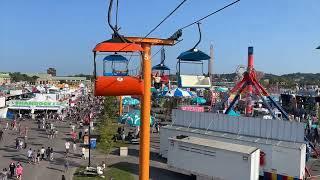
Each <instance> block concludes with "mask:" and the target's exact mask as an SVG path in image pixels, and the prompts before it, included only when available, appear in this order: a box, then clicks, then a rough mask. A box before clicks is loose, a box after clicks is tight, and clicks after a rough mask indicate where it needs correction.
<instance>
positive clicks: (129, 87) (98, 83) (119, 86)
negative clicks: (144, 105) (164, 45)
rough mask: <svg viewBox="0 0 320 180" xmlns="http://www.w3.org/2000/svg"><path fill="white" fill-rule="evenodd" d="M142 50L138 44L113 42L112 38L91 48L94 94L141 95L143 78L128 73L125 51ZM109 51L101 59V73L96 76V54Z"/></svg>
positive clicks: (135, 51)
mask: <svg viewBox="0 0 320 180" xmlns="http://www.w3.org/2000/svg"><path fill="white" fill-rule="evenodd" d="M141 51H143V49H142V47H141V46H140V45H139V44H134V43H129V42H114V39H111V40H108V41H104V42H101V43H99V44H97V45H96V47H95V48H94V49H93V53H94V77H95V90H94V94H95V96H124V95H142V94H143V80H142V79H141V76H132V75H129V70H128V63H129V60H128V59H127V58H126V57H125V54H127V53H137V52H138V53H139V52H141ZM99 53H103V54H105V53H110V54H109V55H107V56H106V57H105V58H104V59H103V73H102V75H101V76H97V71H96V69H97V67H96V56H97V55H99Z"/></svg>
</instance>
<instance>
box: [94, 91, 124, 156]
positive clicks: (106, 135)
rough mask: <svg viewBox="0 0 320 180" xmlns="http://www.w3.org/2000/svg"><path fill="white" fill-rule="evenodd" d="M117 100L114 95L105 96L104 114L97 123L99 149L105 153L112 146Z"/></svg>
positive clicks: (115, 124) (115, 128)
mask: <svg viewBox="0 0 320 180" xmlns="http://www.w3.org/2000/svg"><path fill="white" fill-rule="evenodd" d="M118 107H119V105H118V102H117V98H116V97H105V99H104V113H103V114H104V115H103V117H102V119H101V122H100V124H99V133H100V143H99V149H101V150H102V151H103V152H104V153H106V154H107V155H108V154H109V153H110V152H111V150H112V148H113V147H114V141H113V137H114V135H115V134H116V132H117V128H118V125H117V123H115V122H114V121H116V120H117V118H118Z"/></svg>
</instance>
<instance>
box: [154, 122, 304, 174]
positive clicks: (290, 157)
mask: <svg viewBox="0 0 320 180" xmlns="http://www.w3.org/2000/svg"><path fill="white" fill-rule="evenodd" d="M178 135H186V136H194V137H199V138H205V139H214V140H217V141H222V142H227V143H233V144H240V145H246V146H252V147H257V148H259V149H260V150H261V152H263V154H264V157H263V163H262V164H261V166H260V175H261V176H264V175H266V174H267V175H270V174H276V175H278V176H287V177H293V178H296V179H303V177H304V176H305V159H306V145H305V144H304V143H297V142H287V141H279V140H272V139H267V138H261V137H252V136H244V135H237V134H232V133H223V132H216V131H210V130H208V131H207V130H203V129H195V128H187V127H181V126H171V125H168V126H163V127H161V129H160V155H161V156H162V157H166V158H167V157H168V149H169V144H170V143H169V140H168V139H169V138H170V137H176V136H178ZM168 160H169V158H168Z"/></svg>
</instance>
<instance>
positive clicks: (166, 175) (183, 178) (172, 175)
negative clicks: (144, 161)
mask: <svg viewBox="0 0 320 180" xmlns="http://www.w3.org/2000/svg"><path fill="white" fill-rule="evenodd" d="M110 167H115V168H117V169H121V170H123V171H127V172H129V173H131V174H135V175H139V165H138V164H135V163H128V162H120V163H117V164H114V165H112V166H110ZM150 178H152V179H153V180H163V179H166V180H170V179H174V180H192V179H193V178H192V177H191V176H187V175H184V174H179V173H176V172H173V171H170V170H167V169H162V168H156V167H152V166H150Z"/></svg>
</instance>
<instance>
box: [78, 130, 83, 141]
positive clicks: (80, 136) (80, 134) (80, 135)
mask: <svg viewBox="0 0 320 180" xmlns="http://www.w3.org/2000/svg"><path fill="white" fill-rule="evenodd" d="M78 135H79V141H80V142H81V139H82V131H81V130H80V131H79V133H78Z"/></svg>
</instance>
